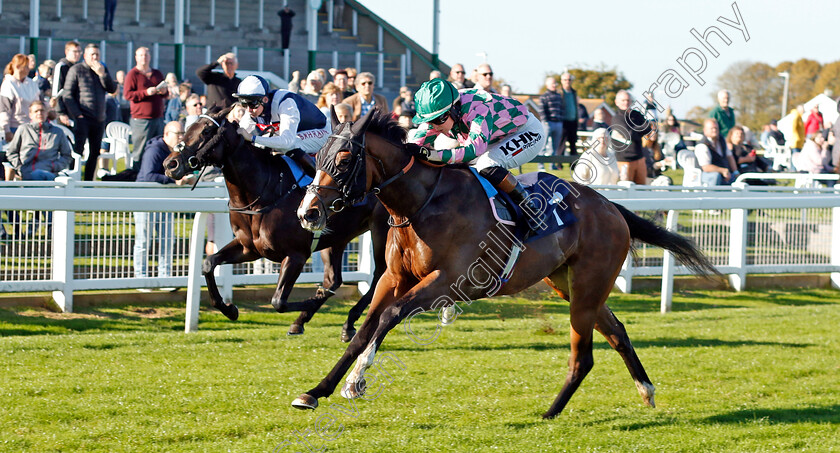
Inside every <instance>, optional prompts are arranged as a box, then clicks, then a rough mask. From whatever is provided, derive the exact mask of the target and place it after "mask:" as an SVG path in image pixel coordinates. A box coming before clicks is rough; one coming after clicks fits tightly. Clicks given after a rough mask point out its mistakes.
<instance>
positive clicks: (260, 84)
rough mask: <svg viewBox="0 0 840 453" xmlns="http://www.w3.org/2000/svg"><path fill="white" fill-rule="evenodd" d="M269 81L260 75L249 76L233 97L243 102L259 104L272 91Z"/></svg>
mask: <svg viewBox="0 0 840 453" xmlns="http://www.w3.org/2000/svg"><path fill="white" fill-rule="evenodd" d="M270 90H271V89H270V87H269V85H268V81H266V80H265V79H264V78H262V77H260V76H258V75H249V76H248V77H245V79H244V80H243V81H242V82H240V83H239V87H237V88H236V94H234V95H233V97H235V98H237V99H239V100H242V101H252V102H258V101H262V98H263V97H264V96H265V95H266V94H268V92H269V91H270Z"/></svg>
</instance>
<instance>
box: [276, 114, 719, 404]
mask: <svg viewBox="0 0 840 453" xmlns="http://www.w3.org/2000/svg"><path fill="white" fill-rule="evenodd" d="M335 122H336V120H335V115H334V114H333V123H334V132H333V135H332V136H331V137H330V139H329V140H328V141H327V143H326V144H325V145H324V147H323V148H322V149H321V151H319V153H318V159H317V160H318V166H317V168H318V172H317V173H316V175H315V181H314V182H313V183H312V184H311V185H310V186H309V188H308V189H307V195H306V197H304V199H303V202H302V203H301V205H300V208H299V209H298V217H299V218H300V221H301V224H302V225H303V226H304V227H305V228H308V229H310V230H317V229H318V228H322V227H323V226H324V225H325V221H326V218H327V217H328V216H331V215H333V212H331V210H330V207H332V206H340V205H342V204H347V203H348V202H349V201H350V200H353V199H358V198H361V197H363V196H365V194H366V193H374V194H376V196H377V197H378V198H379V199H380V200H381V201H382V204H383V205H385V208H386V209H387V210H388V212H389V214H390V215H391V219H390V220H389V223H390V224H391V225H392V228H391V229H390V231H389V232H388V243H387V250H386V252H385V256H386V261H387V265H388V267H387V269H386V270H385V273H384V274H383V276H382V278H381V279H380V280H379V283H378V284H377V286H376V290H375V292H374V295H373V300H372V302H371V306H370V309H369V310H368V314H367V317H366V318H365V320H364V322H363V323H362V326H361V327H360V328H359V331H358V333H357V334H356V336H355V338H353V340H352V341H351V342H350V344H349V345H348V347H347V350H346V351H345V353H344V355H343V356H342V357H341V358H340V359H339V361H338V363H337V364H336V365H335V367H334V368H333V369H332V370H331V371H330V372H329V374H327V376H326V377H325V378H324V379H323V380H322V381H321V382H320V383H319V384H318V385H317V386H316V387H314V388H313V389H311V390H309V391H308V392H306V393H304V394H302V395H301V396H299V397H298V398H296V399H295V400H294V401H293V402H292V405H293V406H294V407H296V408H300V409H314V408H316V407H317V406H318V399H319V398H322V397H327V396H329V395H330V394H332V392H333V391H334V390H335V388H336V387H337V385H338V383H339V381H340V379H341V378H342V377H343V376H344V374H345V373H346V372H347V371H348V370H349V369H350V366H351V364H352V363H353V361H354V360H356V359H357V358H358V360H357V363H356V366H355V368H354V369H353V370H352V371H351V372H350V374H349V375H348V376H347V379H346V383H345V385H344V386H343V388H342V390H341V394H342V396H343V397H345V398H356V397H360V396H362V395H363V394H364V392H365V386H366V383H365V380H364V373H365V370H366V369H368V368H369V367H370V366H371V365H373V364H374V356H375V354H376V352H377V350H378V348H379V347H380V345H381V343H382V341H383V339H384V338H385V336H386V334H387V333H388V332H389V331H390V330H391V329H393V328H394V327H395V326H396V325H397V324H398V323H399V322H400V321H402V320H406V326H405V327H406V332H407V333H408V331H409V330H410V321H411V318H412V317H413V316H414V315H416V314H419V313H422V312H424V311H429V310H437V309H441V312H445V311H446V310H444V308H446V307H448V308H449V309H450V310H451V309H453V308H454V307H456V306H457V304H456V301H465V300H475V299H478V298H483V297H489V296H492V295H496V294H498V295H504V294H514V293H517V292H519V291H521V290H524V289H526V288H529V287H531V286H532V285H534V284H535V283H537V282H539V281H540V280H541V279H545V280H546V282H547V283H549V284H550V286H552V287H553V288H554V289H555V290H556V291H557V292H558V293H559V294H560V295H561V296H562V297H563V298H564V299H565V300H567V301H568V302H569V303H570V322H571V355H570V358H569V373H568V375H567V376H566V380H565V383H564V384H563V387H562V390H561V391H560V393H559V394H558V396H557V398H556V399H555V401H554V403H553V404H552V405H551V406H550V407H549V409H548V411H546V412H545V413H544V414H543V417H545V418H552V417H555V416H557V415H558V414H559V413H560V412H561V411H562V410H563V408H564V407H565V405H566V403H567V402H568V401H569V399H570V398H571V396H572V394H573V393H574V392H575V390H576V389H577V388H578V386H580V384H581V382H582V381H583V379H584V377H585V376H586V375H587V373H588V372H589V371H590V370H591V369H592V366H593V357H592V333H593V329H595V330H598V332H600V333H601V334H602V335H603V336H604V337H606V339H607V341H608V342H609V344H610V346H611V347H612V348H613V349H615V350H616V351H617V352H618V353H619V354H620V355H621V357H622V359H623V360H624V362H625V364H626V366H627V369H628V370H629V371H630V375H631V377H632V378H633V380H634V381H635V383H636V387H637V389H638V391H639V393H640V394H641V396H642V399H643V401H644V402H645V403H646V404H647V405H649V406H654V386H653V384H651V382H650V379H649V378H648V376H647V373H646V372H645V370H644V368H643V367H642V364H641V362H640V360H639V358H638V356H637V355H636V352H635V350H634V349H633V345H632V343H631V342H630V339H629V337H628V336H627V332H626V331H625V329H624V326H623V324H622V323H621V322H620V321H619V320H618V318H617V317H616V316H615V315H614V314H613V312H612V311H611V310H610V309H609V307H607V305H606V303H605V302H606V300H607V297H608V296H609V294H610V290H611V289H612V287H613V285H614V283H615V279H616V277H617V276H618V274H619V271H620V269H621V266H622V263H623V261H624V259H625V257H626V256H627V253H628V250H629V249H630V246H631V239H638V240H641V241H643V242H646V243H648V244H652V245H656V246H659V247H663V248H665V249H667V250H670V251H671V252H673V253H674V255H675V257H676V258H677V259H678V260H680V261H681V262H683V263H684V264H686V265H687V266H689V268H691V269H692V270H694V271H696V272H698V273H701V274H704V275H707V276H708V275H709V274H718V275H719V273H717V271H716V270H715V269H714V267H713V266H712V264H711V263H710V262H709V261H708V259H707V258H706V257H705V256H704V255H703V254H702V253H701V252H700V251H699V250H697V249H696V248H695V246H694V245H693V244H692V243H691V242H690V241H689V240H688V239H686V238H684V237H682V236H680V235H677V234H675V233H671V232H669V231H667V230H666V229H664V228H662V227H660V226H658V225H656V224H654V223H653V222H650V221H648V220H645V219H642V218H641V217H639V216H637V215H636V214H634V213H632V212H630V211H628V210H627V209H626V208H624V207H622V206H620V205H618V204H615V203H612V202H610V201H609V200H607V199H606V198H604V197H603V196H601V195H600V194H598V193H597V192H595V191H594V190H592V189H590V188H588V187H586V186H582V185H578V184H575V183H568V182H565V181H563V180H560V179H559V178H554V177H553V176H550V178H553V180H554V181H556V182H558V183H562V184H565V185H567V187H568V188H569V192H570V195H568V196H566V199H565V202H566V203H568V208H569V209H571V211H572V213H573V214H574V216H575V217H576V219H577V221H576V222H574V223H571V224H569V225H568V226H566V227H565V228H563V229H560V230H559V231H557V232H555V233H553V234H550V235H547V236H543V237H542V238H539V236H538V237H537V238H535V239H534V240H533V241H532V242H529V243H528V244H527V245H526V246H524V247H522V252H521V254H520V256H519V260H518V263H517V264H516V265H515V267H514V270H513V273H512V274H510V276H509V279H508V280H507V281H500V279H499V277H498V276H499V275H501V274H502V267H503V265H504V258H505V257H509V255H511V249H512V245H513V243H514V239H515V236H514V237H513V238H511V233H510V228H511V227H509V226H507V225H504V224H502V223H500V222H497V221H496V220H495V218H494V216H493V214H492V212H491V208H490V206H489V203H488V199H487V195H486V194H485V192H484V191H483V190H482V188H481V184H480V182H479V181H478V180H477V179H476V178H475V177H474V176H473V175H472V174H471V172H470V171H469V170H468V169H466V168H463V167H461V168H453V167H450V166H440V165H432V164H430V163H426V162H425V161H422V160H421V159H420V158H421V156H423V155H426V154H425V153H423V152H421V151H422V150H420V147H418V146H416V145H413V144H404V141H405V137H406V136H405V132H404V131H403V130H402V129H401V128H400V127H399V126H398V125H396V124H394V123H393V122H392V121H391V120H390V119H389V118H388V117H387V116H385V115H381V114H379V113H373V114H368V115H366V116H364V117H363V118H361V119H360V120H358V121H357V122H356V123H353V124H352V125H351V124H347V123H345V124H341V125H337V124H335ZM545 176H548V175H543V177H545ZM558 223H559V222H558ZM501 229H507V232H505V231H502V230H501ZM491 233H495V237H496V238H508V239H510V240H508V241H507V242H504V241H488V240H487V238H488V237H490V236H491ZM488 243H490V245H488ZM523 245H524V244H523ZM499 257H502V259H501V260H500V259H499ZM477 263H481V264H482V265H481V266H477ZM458 308H459V307H458ZM445 317H446V313H442V316H441V319H444V318H445Z"/></svg>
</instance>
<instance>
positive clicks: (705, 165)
mask: <svg viewBox="0 0 840 453" xmlns="http://www.w3.org/2000/svg"><path fill="white" fill-rule="evenodd" d="M563 76H565V74H564V75H563ZM572 80H573V79H572ZM566 93H567V92H561V91H560V90H558V89H557V88H556V81H555V80H554V78H553V77H549V78H548V79H546V91H545V92H544V93H543V94H542V95H541V96H540V105H541V108H542V112H541V113H542V118H543V122H544V127H545V131H546V135H547V136H548V137H549V138H551V139H552V140H550V142H551V143H552V145H553V146H552V147H551V148H548V147H547V149H546V153H545V154H547V155H552V154H553V155H557V156H559V155H563V154H565V155H571V153H568V152H567V153H563V151H562V150H561V149H559V148H558V147H557V146H556V144H555V143H556V142H555V139H554V136H555V135H556V134H557V131H558V130H560V129H565V128H567V127H568V126H569V125H570V124H572V123H569V122H566V121H564V122H562V125H561V124H560V121H558V118H559V117H560V113H558V112H559V111H560V109H561V106H564V105H566V104H565V103H563V102H562V99H563V98H564V94H566ZM717 100H718V104H717V105H716V106H715V107H714V108H713V109H712V110H711V111H710V112H709V117H708V118H706V119H705V120H704V121H703V122H702V125H701V127H702V133H701V134H696V133H693V132H692V133H689V134H687V133H685V131H683V130H682V127H681V125H680V122H679V120H677V118H676V116H674V114H673V112H671V111H670V109H669V110H667V111H666V112H665V115H664V116H663V120H662V121H658V119H657V118H656V117H655V116H654V113H655V112H656V107H655V106H654V103H653V102H652V101H650V100H646V102H645V104H643V105H646V109H645V110H644V111H642V110H637V109H635V108H630V106H631V105H632V101H633V100H632V97H631V95H630V93H628V92H626V91H620V92H619V93H618V94H617V95H616V99H615V112H614V114H613V115H612V119H611V121H609V122H607V121H605V120H604V116H605V114H604V111H603V109H602V108H597V109H595V110H594V111H593V112H592V125H591V128H592V129H593V130H594V131H597V132H598V134H595V132H593V136H592V138H590V139H588V140H584V144H585V145H591V146H590V148H591V149H588V150H587V154H588V157H586V159H583V161H585V162H586V164H585V165H584V167H585V168H582V169H579V170H577V169H576V170H575V171H574V172H573V177H574V178H575V179H576V180H578V181H580V182H585V183H590V184H595V182H593V181H599V182H598V184H602V183H603V182H602V181H609V180H611V178H610V177H609V176H610V173H609V171H607V170H604V171H607V173H606V174H605V175H602V176H604V177H599V176H598V175H594V174H593V171H594V170H592V168H593V164H592V161H593V160H594V161H598V159H597V158H596V154H602V151H603V157H604V158H605V159H607V160H615V161H616V162H617V165H618V168H619V176H618V181H632V182H634V183H636V184H660V183H662V184H668V183H669V182H666V180H669V179H670V178H666V177H665V176H664V175H663V172H664V171H665V170H666V169H667V168H668V167H671V166H673V167H676V165H675V164H674V162H675V158H676V157H677V155H678V154H679V153H688V154H689V156H690V157H689V158H688V159H686V162H688V163H689V164H691V163H694V164H695V165H696V167H695V168H698V169H700V171H701V174H700V182H701V183H702V184H704V185H726V184H731V183H732V182H733V181H735V179H736V178H737V177H738V176H739V175H740V174H743V173H772V172H775V171H785V172H799V173H811V174H820V173H839V172H840V147H835V146H834V144H835V137H836V136H837V134H838V133H840V118H838V121H836V122H834V123H831V122H830V121H826V120H825V119H824V116H823V114H822V112H821V111H820V107H819V105H814V106H813V107H812V108H811V109H810V112H809V113H808V114H807V116H805V108H804V106H802V105H799V106H797V107H796V108H794V109H792V110H791V112H790V114H789V117H790V119H789V120H786V121H788V122H789V123H790V130H789V132H788V135H787V136H785V134H783V133H782V132H781V131H780V130H779V127H778V121H777V120H772V121H770V122H769V123H768V124H766V125H764V126H763V128H762V132H761V135H760V138H756V137H755V135H754V134H753V132H752V131H751V130H750V129H749V128H747V127H746V126H744V125H742V124H739V123H738V122H737V118H736V109H735V108H733V107H732V106H730V93H729V92H728V91H727V90H721V91H719V92H718V94H717ZM568 104H569V105H571V102H569V103H568ZM578 107H579V108H582V105H580V104H578ZM566 108H568V106H567V107H566ZM837 109H838V113H840V99H838V101H837ZM579 112H580V110H579ZM583 112H585V110H584V111H583ZM580 114H582V113H579V115H580ZM803 117H805V118H806V119H805V120H803ZM578 124H579V125H580V126H581V129H582V130H585V129H586V126H585V124H586V123H585V122H584V121H580V122H579V123H578ZM631 124H641V125H644V126H645V127H643V128H639V127H631ZM610 127H612V129H610V130H611V131H612V134H611V135H610V137H609V138H607V139H601V138H600V137H601V135H602V134H601V132H600V130H601V129H604V130H606V129H608V128H610ZM564 135H565V134H564ZM596 135H597V137H596ZM599 140H605V141H606V142H607V146H606V149H602V148H601V146H600V143H599ZM687 143H688V144H687ZM786 153H787V154H786ZM764 154H767V155H768V156H769V157H764ZM780 155H781V156H784V155H787V156H789V158H788V159H786V160H784V161H783V162H784V165H780V164H778V163H776V165H774V162H773V161H774V158H778V157H777V156H780ZM575 165H578V164H575ZM540 167H542V164H540ZM747 182H748V183H750V184H768V183H770V184H772V183H773V178H772V175H768V177H755V178H750V179H748V180H747Z"/></svg>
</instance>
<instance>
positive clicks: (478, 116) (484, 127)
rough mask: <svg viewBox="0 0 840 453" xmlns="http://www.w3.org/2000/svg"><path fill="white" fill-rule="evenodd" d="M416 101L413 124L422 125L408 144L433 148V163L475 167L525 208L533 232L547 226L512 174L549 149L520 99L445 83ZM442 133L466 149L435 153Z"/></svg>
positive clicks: (433, 84)
mask: <svg viewBox="0 0 840 453" xmlns="http://www.w3.org/2000/svg"><path fill="white" fill-rule="evenodd" d="M414 101H415V107H416V108H417V114H416V115H415V116H414V118H413V119H412V121H413V122H414V123H415V124H418V125H419V126H420V127H419V129H417V131H416V132H415V134H414V135H413V136H412V137H410V138H409V141H411V142H413V143H415V144H417V145H420V146H422V147H423V149H426V150H428V153H429V154H428V156H427V157H428V159H429V160H433V161H438V162H444V163H458V162H464V163H468V164H470V165H471V166H472V167H474V168H475V169H476V170H478V172H479V174H481V175H482V176H484V177H485V178H487V180H488V181H490V183H491V184H493V185H494V186H495V187H496V188H497V189H499V190H501V191H503V192H505V193H507V194H509V195H510V197H511V199H512V200H513V201H514V203H516V204H518V205H519V206H520V207H522V209H523V211H525V212H526V214H527V216H528V226H529V227H530V228H531V229H532V230H533V231H535V232H536V231H538V230H539V229H540V228H542V225H544V216H545V215H544V213H542V212H541V211H540V210H539V209H538V208H537V205H536V203H534V201H533V200H530V199H528V198H527V192H525V189H524V188H523V187H522V185H521V184H520V183H519V181H517V180H516V178H514V177H513V175H512V174H511V173H510V172H509V171H508V169H509V168H513V167H519V166H521V165H523V164H525V163H527V162H530V161H531V159H533V158H534V156H536V155H537V154H538V153H539V151H540V150H541V149H543V147H544V146H545V140H546V138H545V133H544V131H543V126H542V124H541V123H540V120H539V119H537V118H536V117H535V116H534V115H533V114H531V112H529V111H528V109H527V108H526V107H525V106H524V105H522V103H520V102H519V101H517V100H516V99H513V98H509V97H505V96H500V95H498V94H493V93H489V92H487V91H484V90H481V89H476V88H473V89H468V90H462V91H460V92H459V91H458V90H457V89H455V87H454V86H453V85H452V84H451V83H449V82H447V81H445V80H443V79H432V80H430V81H428V82H425V83H424V84H423V85H422V86H421V87H420V89H419V90H417V94H415V96H414ZM440 134H443V135H445V136H447V137H450V138H454V139H456V140H458V142H459V143H460V145H461V146H460V147H458V148H454V149H438V150H436V149H433V145H434V142H435V139H436V138H437V136H438V135H440Z"/></svg>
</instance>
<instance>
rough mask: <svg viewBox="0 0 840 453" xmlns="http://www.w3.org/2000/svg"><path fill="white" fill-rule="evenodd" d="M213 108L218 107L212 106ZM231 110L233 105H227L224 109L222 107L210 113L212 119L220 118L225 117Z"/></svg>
mask: <svg viewBox="0 0 840 453" xmlns="http://www.w3.org/2000/svg"><path fill="white" fill-rule="evenodd" d="M213 108H214V109H218V107H213ZM231 110H233V106H230V107H227V108H225V109H223V110H221V111H219V110H216V111H215V112H214V111H210V115H211V116H212V117H213V118H214V119H216V120H219V119H221V118H226V117H227V115H228V113H230V111H231Z"/></svg>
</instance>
